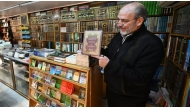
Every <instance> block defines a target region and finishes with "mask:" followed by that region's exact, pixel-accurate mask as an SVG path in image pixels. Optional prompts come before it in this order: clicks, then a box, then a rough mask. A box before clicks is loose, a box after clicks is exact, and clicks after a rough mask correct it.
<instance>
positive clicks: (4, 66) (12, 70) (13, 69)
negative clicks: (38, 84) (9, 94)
mask: <svg viewBox="0 0 190 109" xmlns="http://www.w3.org/2000/svg"><path fill="white" fill-rule="evenodd" d="M28 67H29V66H28V62H27V61H24V60H21V59H19V58H14V57H10V56H5V55H2V54H0V80H1V81H2V83H4V84H5V85H7V86H9V87H11V88H12V89H13V90H15V91H16V92H18V93H19V94H21V95H22V96H24V97H25V98H27V99H28V92H29V91H28V89H29V82H28V81H29V80H28V77H29V73H28Z"/></svg>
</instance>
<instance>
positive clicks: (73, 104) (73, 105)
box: [71, 98, 77, 107]
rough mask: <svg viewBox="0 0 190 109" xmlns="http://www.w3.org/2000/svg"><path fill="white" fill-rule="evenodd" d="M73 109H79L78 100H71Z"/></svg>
mask: <svg viewBox="0 0 190 109" xmlns="http://www.w3.org/2000/svg"><path fill="white" fill-rule="evenodd" d="M71 107H77V100H75V99H73V98H72V99H71Z"/></svg>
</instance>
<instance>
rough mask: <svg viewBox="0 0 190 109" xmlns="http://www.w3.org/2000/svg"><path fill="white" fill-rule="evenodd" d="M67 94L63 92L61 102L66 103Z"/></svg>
mask: <svg viewBox="0 0 190 109" xmlns="http://www.w3.org/2000/svg"><path fill="white" fill-rule="evenodd" d="M65 99H66V95H65V94H62V93H61V99H60V102H61V103H63V104H65Z"/></svg>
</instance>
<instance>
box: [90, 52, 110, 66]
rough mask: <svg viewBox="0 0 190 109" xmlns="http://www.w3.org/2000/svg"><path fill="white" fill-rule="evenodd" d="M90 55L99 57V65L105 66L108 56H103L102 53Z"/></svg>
mask: <svg viewBox="0 0 190 109" xmlns="http://www.w3.org/2000/svg"><path fill="white" fill-rule="evenodd" d="M91 57H94V58H97V59H99V66H100V67H103V68H104V67H106V65H107V64H108V62H109V61H110V60H109V58H108V57H106V56H103V55H101V56H91Z"/></svg>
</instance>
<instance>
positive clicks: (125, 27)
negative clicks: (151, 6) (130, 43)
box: [117, 11, 137, 35]
mask: <svg viewBox="0 0 190 109" xmlns="http://www.w3.org/2000/svg"><path fill="white" fill-rule="evenodd" d="M118 19H119V21H118V24H117V26H118V28H119V30H120V33H121V35H127V34H130V33H132V32H133V31H134V30H135V29H136V27H137V25H136V20H137V19H136V18H135V17H134V12H127V13H126V12H123V11H120V12H119V14H118Z"/></svg>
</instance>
